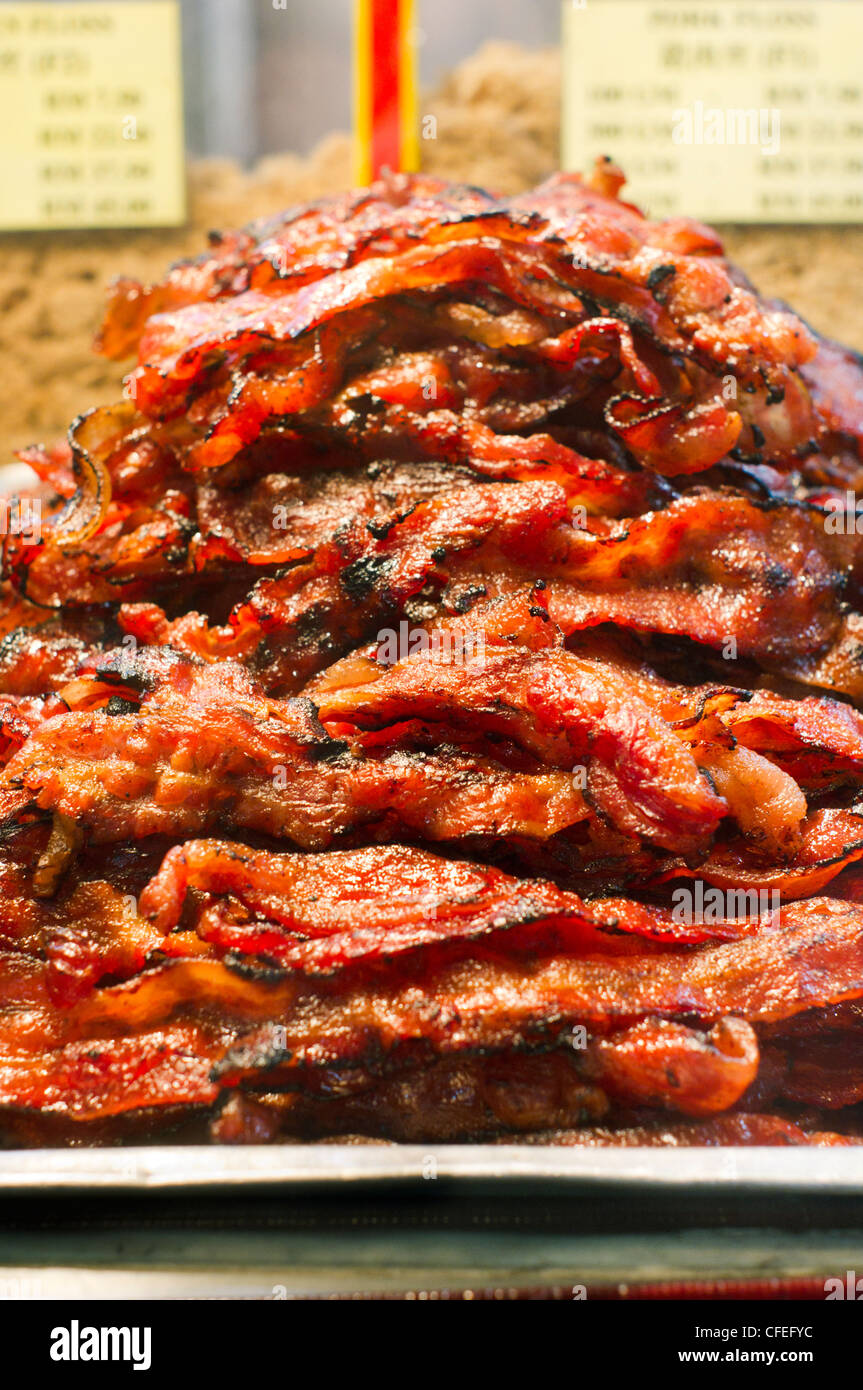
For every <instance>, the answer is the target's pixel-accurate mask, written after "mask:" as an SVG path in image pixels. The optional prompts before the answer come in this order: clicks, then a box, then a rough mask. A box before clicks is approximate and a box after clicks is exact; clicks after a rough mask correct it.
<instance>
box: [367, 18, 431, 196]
mask: <svg viewBox="0 0 863 1390" xmlns="http://www.w3.org/2000/svg"><path fill="white" fill-rule="evenodd" d="M355 7H356V8H355V24H356V31H355V35H354V144H355V176H356V181H357V183H361V184H362V183H370V182H371V180H372V179H375V178H377V177H378V176H379V175H380V174H382V173H383V172H384V170H385V169H391V170H393V171H395V170H402V169H403V170H409V169H416V168H417V166H418V163H419V147H418V141H417V97H416V92H417V82H416V52H415V39H414V35H415V32H416V31H415V28H414V0H355Z"/></svg>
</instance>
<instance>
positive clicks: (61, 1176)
mask: <svg viewBox="0 0 863 1390" xmlns="http://www.w3.org/2000/svg"><path fill="white" fill-rule="evenodd" d="M440 1180H446V1181H448V1182H456V1183H458V1184H474V1183H483V1184H489V1183H492V1184H494V1183H495V1182H507V1183H513V1182H516V1183H518V1182H525V1183H536V1182H543V1183H550V1184H552V1185H553V1186H554V1187H555V1188H557V1189H558V1190H559V1191H561V1190H562V1191H565V1190H567V1189H572V1190H573V1191H574V1190H576V1189H589V1188H591V1187H600V1186H603V1187H607V1186H608V1185H613V1186H615V1187H620V1188H621V1189H622V1190H629V1189H637V1188H644V1187H648V1188H653V1189H669V1188H670V1189H674V1188H680V1187H691V1188H705V1189H719V1190H725V1191H740V1190H744V1189H745V1190H751V1191H755V1190H761V1191H764V1192H765V1193H771V1192H772V1193H776V1194H779V1193H793V1192H822V1193H825V1194H836V1195H859V1196H861V1197H863V1147H861V1148H857V1147H854V1148H851V1147H849V1148H841V1149H840V1148H837V1149H829V1148H812V1149H807V1148H788V1149H776V1148H747V1149H734V1148H726V1149H672V1150H667V1149H666V1150H658V1149H650V1148H645V1149H588V1148H585V1149H578V1148H566V1149H556V1148H553V1147H551V1146H549V1147H548V1148H539V1147H535V1146H532V1145H518V1144H513V1145H507V1146H498V1145H485V1144H475V1145H466V1144H458V1145H455V1144H453V1145H439V1146H434V1145H428V1146H426V1145H406V1144H405V1145H381V1146H377V1145H369V1146H368V1147H366V1146H354V1145H347V1144H332V1145H330V1144H327V1145H315V1144H300V1145H290V1146H284V1147H280V1146H266V1145H248V1146H242V1147H237V1148H205V1147H200V1146H194V1147H192V1146H188V1147H187V1146H176V1147H152V1148H150V1147H147V1148H126V1149H26V1150H6V1151H2V1152H0V1197H2V1196H3V1195H11V1194H14V1193H21V1194H25V1193H28V1192H31V1193H40V1192H41V1193H48V1192H62V1191H70V1190H74V1191H79V1192H82V1193H83V1192H96V1191H100V1190H105V1191H107V1190H111V1191H122V1192H128V1193H146V1192H157V1191H161V1192H164V1191H170V1190H172V1189H175V1190H184V1191H190V1192H191V1191H194V1192H206V1190H207V1189H216V1188H226V1187H227V1188H232V1189H236V1190H238V1191H243V1192H249V1193H251V1192H253V1191H254V1190H255V1189H259V1188H268V1187H280V1188H284V1189H286V1190H288V1191H290V1190H291V1189H294V1188H298V1187H308V1186H310V1185H313V1186H323V1187H325V1188H339V1187H342V1188H343V1189H344V1185H346V1184H352V1185H359V1186H364V1185H372V1184H376V1185H380V1184H383V1185H393V1184H395V1185H405V1184H412V1185H416V1184H421V1185H426V1184H428V1183H433V1182H435V1181H440Z"/></svg>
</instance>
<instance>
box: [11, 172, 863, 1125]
mask: <svg viewBox="0 0 863 1390" xmlns="http://www.w3.org/2000/svg"><path fill="white" fill-rule="evenodd" d="M621 183H622V178H621V176H620V173H619V171H618V170H617V169H616V168H615V167H614V166H613V165H611V164H610V163H609V162H608V161H601V162H600V163H599V164H598V165H597V168H596V170H595V171H594V173H593V175H592V176H591V177H590V178H589V179H581V178H578V177H575V176H559V177H555V178H554V179H552V180H551V181H549V182H548V183H546V184H544V185H543V186H542V187H540V188H539V189H537V190H536V191H535V192H533V193H530V194H527V195H523V196H519V197H515V198H512V199H509V200H507V201H500V200H498V199H496V198H494V197H493V196H491V195H490V194H487V193H484V192H483V191H482V190H480V189H476V188H468V187H455V186H450V185H447V184H445V183H442V182H440V181H438V180H435V179H431V178H428V177H423V176H415V177H410V176H394V177H391V178H390V179H388V180H387V181H385V182H383V183H379V184H376V185H374V186H373V187H372V188H370V189H367V190H362V191H360V192H356V193H352V194H349V195H346V196H344V197H340V198H337V199H331V200H327V201H324V202H321V203H318V204H316V205H314V206H307V207H302V208H295V209H292V210H291V211H289V212H287V213H285V214H284V215H283V216H281V217H279V218H276V219H274V220H272V221H269V222H267V223H266V224H256V225H254V226H253V227H251V228H250V229H248V230H246V231H243V232H236V233H224V234H214V235H213V236H212V238H211V246H210V248H209V250H208V251H207V252H206V253H205V254H204V255H202V256H201V257H200V258H198V259H197V260H194V261H192V262H186V263H181V264H179V265H177V266H175V267H173V268H172V269H171V270H170V271H169V272H168V274H167V275H166V277H165V279H164V280H163V281H162V282H161V283H159V284H155V285H152V286H142V285H140V284H137V283H135V282H133V281H129V280H119V281H117V282H115V284H114V286H113V289H112V292H111V298H110V302H109V307H108V312H107V317H106V320H105V323H104V326H103V329H102V332H101V338H100V347H101V350H102V351H103V352H104V353H106V354H107V355H108V356H111V357H114V358H116V359H118V360H122V359H127V358H129V357H132V356H134V358H135V361H136V365H135V366H134V368H133V370H132V371H131V373H130V375H129V377H128V378H127V380H126V386H125V390H124V393H123V399H122V400H121V401H120V402H119V403H118V404H116V405H114V406H110V407H104V408H99V409H96V410H95V411H92V412H90V413H89V414H87V415H85V416H83V417H80V418H79V419H78V420H77V421H75V422H74V424H73V425H72V427H71V429H70V433H69V442H68V444H67V445H63V446H54V447H48V448H45V447H34V448H32V449H30V450H27V451H26V453H25V455H24V458H25V460H26V462H28V463H29V464H30V465H31V466H32V468H33V469H35V471H36V473H37V474H38V475H39V478H40V480H41V491H40V494H39V501H40V502H41V508H42V513H41V517H42V525H41V533H40V534H35V533H30V534H25V531H24V529H23V528H21V527H18V528H14V527H9V528H8V534H7V535H6V536H5V538H4V581H3V596H2V634H3V641H2V647H0V691H2V695H0V734H2V738H0V749H2V757H3V761H4V767H3V772H2V781H0V823H2V845H0V853H2V864H0V946H2V959H0V994H2V1012H0V1136H2V1141H3V1142H5V1143H7V1144H22V1143H30V1144H45V1143H58V1142H74V1143H101V1142H106V1141H112V1142H113V1141H116V1140H130V1139H131V1140H135V1141H139V1140H140V1139H141V1138H142V1137H146V1138H148V1139H156V1140H160V1139H168V1138H171V1137H173V1138H189V1137H193V1138H194V1137H206V1136H209V1137H212V1138H214V1139H217V1140H221V1141H225V1142H231V1141H234V1142H237V1141H264V1140H270V1139H292V1140H296V1139H315V1138H321V1137H325V1136H338V1135H365V1136H371V1137H376V1138H388V1139H397V1140H423V1141H432V1140H462V1139H464V1140H480V1139H482V1140H490V1139H494V1140H502V1141H504V1142H513V1141H514V1140H522V1139H525V1138H529V1139H530V1141H531V1142H546V1141H548V1142H558V1143H593V1144H611V1143H620V1144H632V1143H693V1144H721V1143H746V1142H749V1143H775V1144H783V1143H785V1144H789V1143H790V1144H800V1143H848V1142H855V1141H856V1140H857V1139H858V1136H860V1135H863V891H861V890H863V869H858V868H857V867H855V866H856V864H857V862H858V861H861V860H863V718H861V716H860V714H858V712H857V708H858V705H859V703H860V701H861V700H863V602H861V577H863V570H861V559H863V555H861V550H860V541H859V538H858V517H857V512H856V505H857V501H856V499H857V495H858V492H859V490H860V489H861V486H863V459H861V445H863V364H861V362H860V361H859V360H858V359H856V358H855V357H854V355H853V354H852V353H850V352H848V351H846V350H845V349H843V348H841V347H839V346H838V345H836V344H835V343H832V342H830V341H828V340H825V339H821V338H819V337H818V336H817V335H816V334H814V333H813V332H812V331H811V330H809V329H808V328H807V327H806V326H805V325H804V324H803V323H802V322H800V321H799V320H798V319H797V318H796V317H795V316H794V315H793V313H792V312H791V311H790V310H788V309H787V308H786V307H785V306H782V305H777V304H773V303H767V302H765V301H763V300H762V299H761V298H759V296H758V294H757V293H756V292H755V291H754V290H753V288H752V287H751V286H750V285H749V284H748V283H747V282H746V280H745V278H744V277H743V276H742V275H741V274H740V272H739V271H737V270H735V269H734V267H732V266H731V265H730V264H729V263H728V262H727V261H726V259H725V258H724V255H723V250H722V245H721V243H720V241H719V240H718V239H717V237H716V235H715V234H714V233H713V232H712V231H710V229H708V228H706V227H704V226H701V225H700V224H698V223H695V222H691V221H688V220H683V219H674V220H672V221H667V222H660V223H653V222H650V221H648V220H646V219H645V218H644V217H643V216H642V215H641V214H640V213H639V211H638V210H637V209H636V208H634V207H633V206H631V205H630V204H628V203H626V202H624V201H621V200H620V199H619V198H618V193H619V190H620V186H621ZM860 529H861V531H863V520H861V525H860Z"/></svg>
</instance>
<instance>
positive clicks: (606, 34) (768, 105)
mask: <svg viewBox="0 0 863 1390" xmlns="http://www.w3.org/2000/svg"><path fill="white" fill-rule="evenodd" d="M563 52H564V112H563V153H562V157H563V164H564V167H565V168H568V169H584V168H588V167H590V165H591V164H592V162H593V158H594V157H595V156H596V155H597V154H608V155H611V156H612V158H614V159H615V160H616V161H617V162H618V163H619V164H620V165H621V166H622V168H623V170H624V172H625V173H626V175H627V178H628V180H629V184H628V191H629V194H630V196H631V197H632V198H633V200H634V201H635V202H638V203H640V204H642V205H643V206H644V207H645V208H646V209H647V211H648V212H649V213H650V215H651V216H654V217H668V216H674V215H678V214H689V215H691V216H696V217H701V218H704V219H706V220H709V221H715V222H863V3H861V0H811V3H810V0H784V3H778V0H751V3H748V4H742V3H741V4H738V3H736V0H692V3H690V4H677V3H671V0H564V6H563Z"/></svg>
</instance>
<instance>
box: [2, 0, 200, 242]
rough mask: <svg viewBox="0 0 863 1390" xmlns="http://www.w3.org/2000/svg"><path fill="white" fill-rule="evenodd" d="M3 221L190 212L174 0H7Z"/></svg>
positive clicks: (174, 216)
mask: <svg viewBox="0 0 863 1390" xmlns="http://www.w3.org/2000/svg"><path fill="white" fill-rule="evenodd" d="M0 189H2V192H0V228H2V229H3V230H6V231H9V230H26V229H34V230H35V229H40V228H55V227H151V226H176V225H177V224H178V223H181V222H183V221H184V220H185V169H184V150H183V100H182V80H181V63H180V23H179V13H178V6H177V5H176V3H174V0H129V3H125V4H111V3H107V0H106V2H105V3H91V4H2V5H0Z"/></svg>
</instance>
